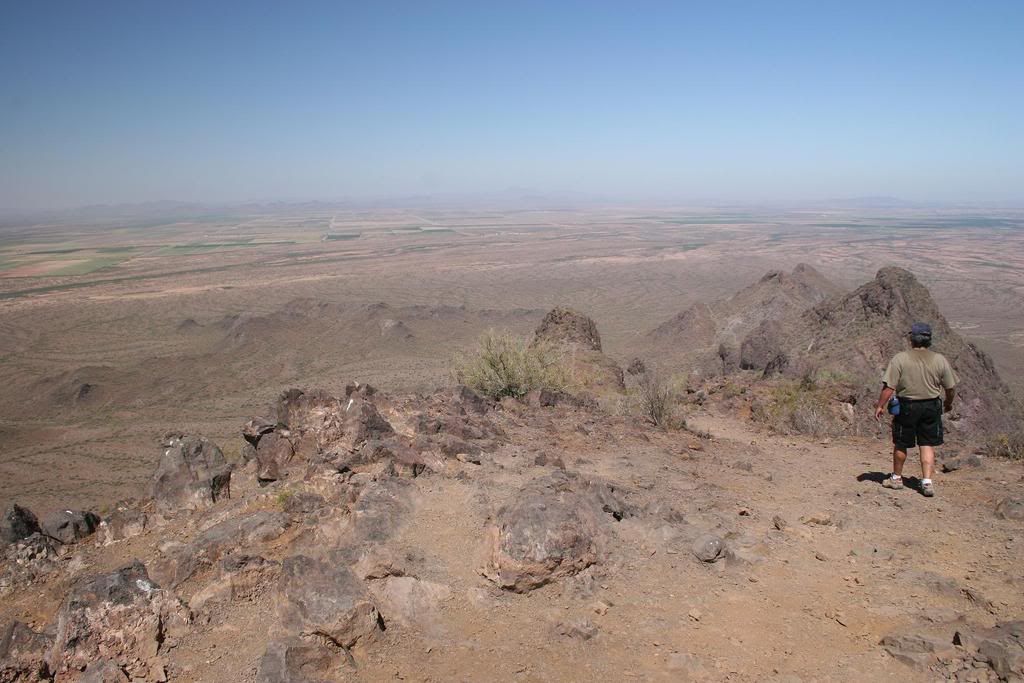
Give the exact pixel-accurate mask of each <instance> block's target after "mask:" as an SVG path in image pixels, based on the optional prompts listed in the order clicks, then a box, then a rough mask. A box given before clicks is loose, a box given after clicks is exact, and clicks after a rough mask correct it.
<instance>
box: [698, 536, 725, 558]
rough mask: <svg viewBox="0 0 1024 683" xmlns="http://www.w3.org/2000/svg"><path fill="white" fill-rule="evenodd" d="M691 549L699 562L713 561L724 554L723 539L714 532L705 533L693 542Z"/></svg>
mask: <svg viewBox="0 0 1024 683" xmlns="http://www.w3.org/2000/svg"><path fill="white" fill-rule="evenodd" d="M691 550H692V551H693V555H694V557H696V558H697V559H698V560H700V561H701V562H715V561H717V560H719V559H721V558H722V557H724V556H725V541H723V540H722V539H721V538H720V537H719V536H715V535H714V534H705V535H704V536H701V537H700V538H698V539H697V540H696V541H694V542H693V546H692V547H691Z"/></svg>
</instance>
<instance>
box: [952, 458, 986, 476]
mask: <svg viewBox="0 0 1024 683" xmlns="http://www.w3.org/2000/svg"><path fill="white" fill-rule="evenodd" d="M982 465H984V460H982V458H981V456H978V455H966V456H959V457H955V458H949V459H947V460H943V461H942V471H943V472H956V471H957V470H960V469H965V468H970V469H976V468H979V467H981V466H982Z"/></svg>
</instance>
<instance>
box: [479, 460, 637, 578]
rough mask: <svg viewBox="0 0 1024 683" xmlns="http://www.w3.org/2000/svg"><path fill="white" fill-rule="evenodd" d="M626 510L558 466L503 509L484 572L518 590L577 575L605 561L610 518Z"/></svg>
mask: <svg viewBox="0 0 1024 683" xmlns="http://www.w3.org/2000/svg"><path fill="white" fill-rule="evenodd" d="M605 509H607V510H608V513H607V514H606V513H605ZM625 514H626V510H625V506H624V505H622V504H621V502H620V501H618V500H617V499H616V498H615V496H614V494H613V493H612V492H610V491H608V490H607V488H606V487H604V486H602V485H600V484H592V483H590V482H587V481H585V480H582V479H580V478H578V477H573V476H571V475H569V474H567V473H565V472H561V471H558V470H556V471H554V472H553V473H551V474H549V475H547V476H544V477H541V478H540V479H536V480H534V481H532V482H530V483H528V484H527V485H526V486H524V487H523V488H522V489H520V491H519V492H518V493H517V494H516V496H515V497H514V498H513V500H512V502H510V503H509V504H508V505H506V506H505V507H503V508H501V509H500V510H498V512H497V514H496V515H495V516H494V519H493V522H492V523H491V525H490V526H489V527H488V529H487V536H486V539H487V540H486V544H487V562H486V565H485V567H484V569H483V573H484V575H485V576H487V577H488V578H489V579H491V580H492V581H494V582H495V583H497V584H498V585H499V586H501V587H502V588H505V589H509V590H513V591H515V592H517V593H525V592H527V591H530V590H533V589H534V588H537V587H539V586H543V585H544V584H546V583H549V582H551V581H553V580H555V579H557V578H559V577H562V576H571V575H573V574H576V573H578V572H580V571H582V570H583V569H586V568H587V567H589V566H590V565H592V564H594V563H596V562H598V561H599V560H600V558H601V556H602V554H603V550H602V546H603V536H604V531H603V528H602V525H603V524H605V523H606V520H607V519H609V518H613V517H612V515H617V516H618V517H619V518H621V517H622V516H624V515H625Z"/></svg>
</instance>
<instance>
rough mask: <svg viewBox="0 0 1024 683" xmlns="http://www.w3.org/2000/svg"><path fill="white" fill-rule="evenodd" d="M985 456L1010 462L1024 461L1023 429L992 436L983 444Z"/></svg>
mask: <svg viewBox="0 0 1024 683" xmlns="http://www.w3.org/2000/svg"><path fill="white" fill-rule="evenodd" d="M985 454H986V455H988V456H991V457H995V458H1009V459H1010V460H1022V459H1024V429H1017V430H1015V431H1011V432H1001V433H999V434H996V435H994V436H993V437H991V438H990V439H989V440H988V442H987V443H986V444H985Z"/></svg>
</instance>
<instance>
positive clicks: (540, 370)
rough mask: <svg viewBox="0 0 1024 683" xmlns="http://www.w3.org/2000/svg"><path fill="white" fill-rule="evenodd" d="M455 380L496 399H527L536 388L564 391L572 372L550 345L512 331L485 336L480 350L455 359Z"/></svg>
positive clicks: (480, 343)
mask: <svg viewBox="0 0 1024 683" xmlns="http://www.w3.org/2000/svg"><path fill="white" fill-rule="evenodd" d="M453 375H454V377H455V380H456V381H458V382H461V383H462V384H465V385H466V386H468V387H470V388H472V389H475V390H476V391H479V392H480V393H482V394H484V395H486V396H490V397H491V398H494V399H500V398H504V397H506V396H511V397H512V398H523V397H524V396H526V394H528V393H530V392H531V391H533V390H535V389H552V390H558V391H560V390H564V389H565V387H566V385H567V383H568V379H567V378H568V373H567V371H566V369H565V367H564V365H563V363H562V359H561V357H560V356H559V355H558V353H557V352H556V351H555V350H554V349H553V348H552V347H551V346H549V345H547V344H532V345H531V344H529V343H527V342H526V340H524V339H520V338H518V337H515V336H513V335H511V334H509V333H508V332H495V331H494V330H490V331H488V332H486V333H484V334H483V335H482V336H481V337H480V340H479V342H478V344H477V348H476V349H475V350H474V351H473V352H471V353H469V354H465V355H463V354H460V355H458V356H456V357H455V361H454V370H453Z"/></svg>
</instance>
